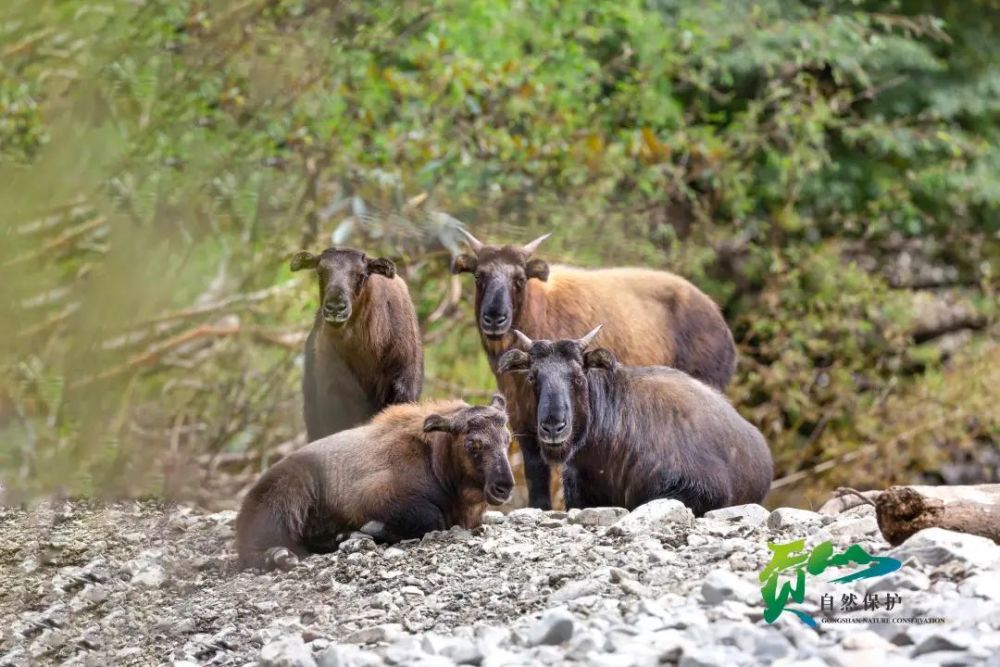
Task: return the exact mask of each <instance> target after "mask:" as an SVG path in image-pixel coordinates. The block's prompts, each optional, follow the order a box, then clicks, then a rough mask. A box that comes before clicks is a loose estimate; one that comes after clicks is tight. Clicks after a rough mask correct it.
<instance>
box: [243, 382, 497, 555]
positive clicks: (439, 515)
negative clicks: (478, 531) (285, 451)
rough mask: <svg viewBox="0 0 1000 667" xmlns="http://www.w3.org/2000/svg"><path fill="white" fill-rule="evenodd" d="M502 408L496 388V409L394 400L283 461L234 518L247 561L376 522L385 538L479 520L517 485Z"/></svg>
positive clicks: (304, 548) (322, 546)
mask: <svg viewBox="0 0 1000 667" xmlns="http://www.w3.org/2000/svg"><path fill="white" fill-rule="evenodd" d="M504 407H505V406H504V401H503V397H502V396H500V395H499V394H498V395H496V396H495V397H494V400H493V402H492V403H491V404H490V405H489V406H477V407H472V406H469V405H468V404H467V403H465V402H463V401H435V402H425V403H409V404H404V405H396V406H392V407H389V408H386V409H385V410H383V411H382V412H381V413H379V414H378V415H377V416H376V417H375V418H374V419H373V420H372V421H371V422H370V423H369V424H366V425H365V426H361V427H358V428H354V429H350V430H347V431H342V432H340V433H337V434H335V435H332V436H329V437H327V438H323V439H322V440H318V441H316V442H313V443H311V444H309V445H306V446H305V447H304V448H302V449H300V450H298V451H296V452H295V453H293V454H291V455H289V456H288V457H287V458H285V459H283V460H281V461H279V462H278V463H277V464H275V465H274V466H273V467H271V468H270V469H269V470H267V472H265V473H264V475H263V476H262V477H261V478H260V479H259V480H258V481H257V483H256V484H255V485H254V486H253V488H252V489H251V490H250V491H249V493H247V496H246V498H245V499H244V501H243V506H242V508H241V509H240V513H239V516H238V517H237V520H236V544H237V550H238V551H239V563H240V567H241V568H250V567H257V568H269V567H271V566H272V562H271V561H272V560H273V558H274V555H275V553H276V550H278V551H280V550H282V549H287V550H288V551H290V552H291V553H292V554H294V555H295V556H297V557H303V556H305V555H307V554H309V553H322V552H327V551H331V550H333V549H335V548H336V547H337V544H338V543H339V541H340V540H341V539H342V538H343V535H345V534H347V533H349V532H350V531H352V530H358V529H361V528H362V527H363V526H365V525H366V524H369V522H378V523H379V524H381V525H382V529H383V530H382V532H381V533H380V534H379V535H378V537H380V538H381V539H384V540H386V541H394V540H397V539H409V538H414V537H420V536H421V535H423V534H424V533H426V532H428V531H430V530H444V529H447V528H448V527H450V526H452V525H456V524H457V525H460V526H463V527H466V528H473V527H475V526H477V525H479V523H480V520H481V517H482V513H483V510H484V509H485V507H486V504H487V503H491V504H495V505H499V504H501V503H503V502H505V501H506V499H507V498H508V497H509V495H510V492H511V490H512V489H513V487H514V477H513V474H512V473H511V469H510V464H509V463H508V461H507V447H508V445H509V444H510V436H509V434H508V432H507V429H506V426H507V415H506V413H505V412H504Z"/></svg>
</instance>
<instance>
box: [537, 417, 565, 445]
mask: <svg viewBox="0 0 1000 667" xmlns="http://www.w3.org/2000/svg"><path fill="white" fill-rule="evenodd" d="M567 428H568V426H567V424H566V417H565V416H564V415H550V416H548V417H546V418H545V419H543V420H542V421H541V423H540V424H539V425H538V431H539V433H538V435H539V436H541V439H542V440H543V441H545V442H562V441H563V440H565V439H566V430H567Z"/></svg>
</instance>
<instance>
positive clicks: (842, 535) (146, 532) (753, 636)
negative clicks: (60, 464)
mask: <svg viewBox="0 0 1000 667" xmlns="http://www.w3.org/2000/svg"><path fill="white" fill-rule="evenodd" d="M70 506H71V507H72V509H71V510H70V515H72V514H74V513H75V514H76V515H77V517H75V518H72V519H71V520H66V521H64V522H61V523H59V524H58V526H62V527H63V528H61V529H60V528H57V529H53V528H52V525H53V524H52V523H51V522H47V521H46V519H43V518H42V519H40V518H37V517H32V518H31V520H26V519H24V518H21V517H22V515H18V514H17V513H16V512H12V510H9V509H5V508H2V507H0V586H2V588H0V590H4V593H5V595H3V596H0V608H3V607H4V605H5V604H6V603H7V601H8V600H10V599H13V600H15V601H17V600H25V601H27V600H30V605H31V606H30V607H28V606H27V604H28V603H23V604H24V605H25V607H24V610H19V611H18V612H17V613H14V614H11V615H10V617H11V618H12V619H13V621H12V622H11V623H10V627H9V628H5V630H7V633H6V634H5V639H4V641H5V643H4V644H3V648H2V649H0V653H3V654H5V655H2V656H0V664H4V665H6V663H11V664H12V665H14V666H15V667H21V665H30V664H59V663H65V664H68V665H97V664H109V663H115V662H122V663H126V662H127V663H130V664H171V660H177V661H179V663H180V665H181V667H190V664H223V665H234V666H237V665H238V666H243V667H246V666H248V665H254V664H260V665H265V666H266V665H278V664H280V665H307V666H308V665H312V664H315V665H316V667H375V666H382V665H392V666H402V665H414V666H416V667H435V666H437V665H441V666H442V667H452V666H454V665H457V664H461V665H480V666H481V667H510V666H515V665H516V666H518V667H521V666H533V665H544V666H546V667H547V666H548V665H562V664H575V665H581V666H584V665H593V666H595V667H597V666H600V667H607V666H611V667H614V666H615V665H622V666H628V667H635V666H646V665H649V666H650V667H654V666H656V665H662V664H670V665H678V664H685V665H691V666H697V665H727V666H728V665H759V664H760V665H771V664H776V665H786V666H792V665H795V666H796V667H798V665H820V664H829V665H834V666H836V667H856V666H857V665H868V664H874V665H879V667H895V666H897V665H899V666H900V667H903V666H906V667H910V666H912V665H934V664H948V665H950V664H956V665H957V664H990V662H989V660H990V659H991V656H994V655H1000V605H998V599H1000V562H995V559H993V558H991V557H990V556H991V554H992V553H995V551H996V547H995V545H992V544H984V543H983V542H982V541H980V540H977V539H970V538H971V537H972V536H964V535H961V534H958V535H956V534H954V533H948V532H947V531H943V534H942V533H941V532H939V533H934V532H930V534H929V535H927V534H923V535H918V536H914V538H911V540H910V541H908V542H907V543H905V544H904V545H901V546H900V547H897V549H892V550H890V548H889V547H888V546H887V545H885V544H884V542H882V541H881V539H880V537H879V536H878V534H877V533H875V532H873V531H872V526H873V524H872V520H873V515H872V513H871V508H870V507H869V506H863V507H858V508H854V509H852V510H848V511H846V512H843V513H841V514H838V515H835V516H831V517H827V520H828V522H827V523H824V522H823V520H820V521H819V522H817V521H816V517H815V516H813V513H810V512H804V511H792V508H783V509H782V510H776V512H775V513H776V514H778V517H777V518H775V517H774V515H773V514H768V513H767V511H766V510H765V509H764V508H762V507H760V506H758V505H745V506H741V507H735V508H724V509H723V510H717V511H715V512H711V513H708V514H707V515H706V516H705V517H703V518H699V519H694V518H693V515H691V514H690V512H689V511H688V510H687V509H686V508H684V507H683V506H680V505H679V503H676V502H675V501H658V502H654V503H649V504H648V505H645V506H643V507H640V508H637V510H636V511H635V512H632V513H630V514H626V513H625V511H624V510H622V509H620V508H589V510H579V509H574V510H570V511H567V512H557V511H556V512H553V511H546V512H541V511H522V512H520V513H517V514H514V513H512V514H514V518H513V519H510V518H508V516H507V515H503V514H499V513H497V514H496V515H495V516H490V517H489V518H488V519H487V520H486V521H485V522H484V524H485V525H484V526H483V527H482V528H479V529H476V530H473V531H469V530H465V529H461V528H457V529H449V530H444V531H436V532H434V533H432V534H431V535H429V536H427V537H426V538H425V539H421V540H407V541H404V542H401V543H398V544H396V545H394V546H389V547H386V546H381V545H377V544H375V543H373V542H372V540H370V539H369V538H367V537H364V536H352V537H351V538H349V539H350V540H355V541H356V544H355V545H354V546H349V548H348V549H345V550H338V551H335V552H333V553H329V554H323V555H316V556H310V557H308V558H304V559H302V560H301V563H300V565H299V567H297V568H295V569H294V570H292V571H289V572H271V573H266V574H260V573H250V572H240V573H237V572H235V569H234V567H233V566H234V564H235V553H234V552H233V548H232V538H233V534H232V532H233V526H232V525H231V524H232V518H231V517H222V516H218V515H199V514H198V512H197V511H190V510H189V511H186V512H183V513H182V512H179V511H177V512H176V514H175V513H174V512H175V509H169V508H168V509H164V508H162V507H158V506H155V505H152V504H145V503H137V504H134V505H112V506H111V507H112V508H119V509H112V510H105V509H89V508H84V507H82V506H79V507H78V506H74V505H73V503H70ZM122 507H126V508H127V509H125V510H121V509H120V508H122ZM590 510H592V511H590ZM108 512H110V513H108ZM772 523H773V524H775V525H778V526H780V528H777V529H776V528H771V527H770V526H769V524H772ZM175 525H176V526H180V527H181V528H180V529H176V530H175V529H174V528H171V527H172V526H175ZM36 526H40V527H43V528H44V530H39V529H36ZM160 526H168V528H167V529H166V530H167V532H168V533H169V535H170V541H169V548H167V546H166V545H167V541H166V540H163V539H161V538H160V537H159V533H158V532H157V531H158V530H159V527H160ZM622 526H624V527H625V528H624V529H622ZM59 530H65V531H67V532H66V533H65V534H61V533H59ZM32 531H36V532H32ZM84 531H88V532H84ZM119 533H121V534H128V533H138V534H141V535H143V536H148V537H144V539H143V540H141V541H137V542H134V543H133V542H129V541H127V540H124V539H122V538H121V537H120V536H119ZM15 535H16V536H17V537H16V539H15V538H14V536H15ZM858 535H863V537H862V538H861V539H859V540H855V538H856V537H857V536H858ZM25 536H29V537H25ZM803 537H804V538H807V539H808V540H810V541H814V540H822V539H833V540H838V541H841V542H854V541H857V542H858V543H860V544H862V545H863V546H864V547H865V548H866V550H868V551H869V552H870V553H872V554H874V555H886V554H890V553H893V552H896V553H901V554H905V555H906V558H907V561H906V562H907V564H905V565H904V566H903V567H902V568H901V569H900V570H898V571H896V572H893V573H890V574H889V575H886V576H883V577H877V578H874V579H864V580H858V581H856V582H853V583H849V584H835V583H832V582H831V581H830V579H831V578H833V577H835V576H842V575H843V574H844V573H845V572H844V571H838V572H830V573H829V574H826V575H823V576H818V577H813V578H810V579H809V584H808V586H807V595H806V600H805V602H804V603H803V604H802V605H797V604H796V606H797V607H799V608H802V609H805V610H806V611H808V612H809V613H812V614H813V615H814V616H816V617H817V618H819V620H820V621H821V623H822V618H821V616H822V614H821V613H820V611H819V609H818V603H819V597H820V595H821V594H823V593H830V594H833V595H835V596H836V597H837V598H838V599H839V596H840V595H841V594H843V593H855V594H857V595H858V596H859V598H860V597H863V596H864V594H865V593H878V594H884V593H887V592H895V593H899V594H900V595H901V596H902V602H900V603H899V605H898V606H897V607H896V608H895V609H894V610H892V611H886V610H884V609H882V610H879V611H878V612H877V613H875V614H874V615H876V616H881V617H892V616H898V617H900V618H905V617H909V616H916V617H925V618H927V617H938V616H940V617H942V618H945V619H946V621H947V623H945V624H930V623H925V624H909V623H873V624H867V623H858V624H848V623H825V624H823V625H822V626H821V631H820V632H819V633H817V632H816V631H814V630H812V629H810V628H808V627H807V626H806V625H805V624H803V623H801V622H800V621H799V620H798V619H797V618H795V617H794V616H792V615H790V614H785V615H783V616H782V617H781V618H780V619H779V620H778V622H776V623H774V624H768V623H766V622H765V621H763V619H762V616H763V605H762V601H761V597H760V581H759V576H758V575H759V574H760V571H761V568H762V567H763V566H764V565H765V564H766V563H767V562H768V561H769V560H770V552H769V551H768V549H767V543H768V542H781V543H784V542H787V541H789V540H791V539H798V538H803ZM917 538H919V539H917ZM32 540H33V541H32ZM102 541H103V542H105V543H106V546H105V547H104V548H102V550H101V551H100V557H96V554H97V552H94V551H87V549H88V548H89V546H88V545H91V544H94V543H97V542H102ZM5 544H13V545H15V548H11V549H8V548H6V547H4V546H3V545H5ZM46 544H58V545H60V546H59V549H58V550H57V552H56V554H55V556H52V558H55V559H56V560H55V561H53V562H50V563H49V564H43V563H42V560H41V557H38V558H39V562H38V564H37V566H36V567H35V569H33V570H31V569H29V570H25V569H23V568H21V567H19V565H20V564H21V563H23V562H24V560H25V559H26V558H27V557H28V556H27V555H26V554H27V553H28V552H29V551H30V552H31V553H36V552H37V553H41V551H42V550H43V549H44V545H46ZM25 545H27V546H25ZM38 545H42V546H41V547H38ZM75 545H81V546H80V547H79V548H80V549H81V551H74V549H76V548H77V546H75ZM35 547H38V548H35ZM4 558H7V560H6V561H4V560H3V559H4ZM8 562H9V563H11V565H12V567H6V565H7V563H8ZM144 572H153V573H156V572H162V573H163V575H164V576H165V580H164V581H162V582H161V583H160V584H158V585H152V586H150V585H147V584H146V583H143V581H144V577H145V576H148V575H144V574H143V573H144ZM137 577H138V579H137ZM156 578H157V577H155V576H154V577H153V578H152V580H151V581H152V582H153V583H154V584H155V580H156ZM786 580H787V579H786ZM8 591H12V592H13V595H12V596H11V595H7V593H8ZM29 608H30V610H31V611H30V612H29V611H27V609H29ZM0 611H3V609H0ZM137 637H141V638H142V641H141V642H140V641H137V639H136V638H137ZM183 661H187V662H188V663H189V665H187V666H185V665H184V664H183ZM995 663H996V664H995V667H1000V660H997V661H995Z"/></svg>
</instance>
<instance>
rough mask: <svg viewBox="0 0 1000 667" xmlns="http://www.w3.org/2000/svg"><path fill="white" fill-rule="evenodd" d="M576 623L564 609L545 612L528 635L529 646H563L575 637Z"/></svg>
mask: <svg viewBox="0 0 1000 667" xmlns="http://www.w3.org/2000/svg"><path fill="white" fill-rule="evenodd" d="M575 624H576V621H575V620H574V618H573V615H572V614H570V613H569V612H568V611H566V610H564V609H553V610H551V611H547V612H545V613H544V614H543V615H542V617H541V618H540V619H538V622H537V623H535V625H534V626H533V627H532V628H531V631H530V633H529V634H528V645H529V646H538V645H540V644H562V643H563V642H566V641H569V638H570V637H572V636H573V628H574V626H575Z"/></svg>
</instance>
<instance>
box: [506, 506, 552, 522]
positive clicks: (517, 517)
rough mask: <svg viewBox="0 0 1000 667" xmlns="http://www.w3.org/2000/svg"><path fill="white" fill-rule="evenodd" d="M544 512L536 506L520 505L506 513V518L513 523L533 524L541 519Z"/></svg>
mask: <svg viewBox="0 0 1000 667" xmlns="http://www.w3.org/2000/svg"><path fill="white" fill-rule="evenodd" d="M544 516H545V513H544V512H542V510H540V509H538V508H537V507H522V508H520V509H516V510H514V511H513V512H511V513H510V514H508V515H507V520H508V521H510V522H511V523H513V524H518V525H522V526H533V525H535V524H536V523H538V522H539V521H541V520H542V517H544Z"/></svg>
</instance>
